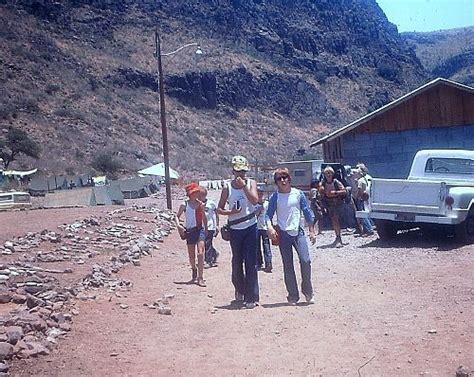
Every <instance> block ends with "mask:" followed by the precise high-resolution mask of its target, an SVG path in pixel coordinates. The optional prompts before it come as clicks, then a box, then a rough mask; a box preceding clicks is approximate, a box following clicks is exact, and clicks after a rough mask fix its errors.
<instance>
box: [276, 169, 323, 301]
mask: <svg viewBox="0 0 474 377" xmlns="http://www.w3.org/2000/svg"><path fill="white" fill-rule="evenodd" d="M273 179H274V180H275V184H276V185H277V188H278V190H277V191H276V192H274V193H273V194H272V195H271V196H270V199H269V201H268V210H267V227H268V236H269V237H270V239H272V240H274V241H275V240H277V239H278V246H279V248H280V254H281V260H282V262H283V274H284V277H285V285H286V290H287V291H288V296H287V300H288V302H289V303H290V305H296V303H297V302H298V301H299V293H298V283H297V281H296V274H295V267H294V264H293V248H294V249H295V250H296V252H297V254H298V259H299V261H300V269H301V280H302V282H301V291H302V293H303V295H304V296H305V298H306V302H307V303H308V304H313V303H314V296H313V285H312V282H311V257H310V255H309V248H308V243H307V241H306V237H305V233H304V230H303V228H302V227H301V225H300V221H301V215H303V216H304V218H305V220H306V224H307V225H308V228H309V238H310V240H311V242H312V243H313V244H314V243H315V241H316V236H315V234H314V214H313V212H312V211H311V209H310V207H309V203H308V201H307V199H306V196H305V195H304V193H303V192H302V191H301V190H298V189H297V188H294V187H291V176H290V172H289V170H288V169H287V168H278V169H276V170H275V173H274V175H273ZM275 213H276V215H277V221H276V224H275V225H273V223H272V219H273V216H274V214H275ZM277 225H278V230H277V229H276V228H277Z"/></svg>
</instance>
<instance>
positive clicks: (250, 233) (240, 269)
mask: <svg viewBox="0 0 474 377" xmlns="http://www.w3.org/2000/svg"><path fill="white" fill-rule="evenodd" d="M230 247H231V249H232V284H234V287H235V290H236V292H238V293H241V294H243V295H244V300H245V302H247V303H251V302H257V301H259V300H260V297H259V292H258V291H259V289H258V274H257V266H256V264H257V224H255V225H252V226H250V227H248V228H246V229H232V228H231V229H230ZM244 269H245V273H244Z"/></svg>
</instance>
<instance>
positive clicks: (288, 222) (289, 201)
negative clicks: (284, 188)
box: [276, 187, 302, 236]
mask: <svg viewBox="0 0 474 377" xmlns="http://www.w3.org/2000/svg"><path fill="white" fill-rule="evenodd" d="M277 195H278V201H277V210H276V212H277V223H278V226H279V227H280V229H282V230H284V231H286V232H287V233H288V234H289V235H290V236H296V235H298V231H299V228H300V221H301V214H302V211H301V209H300V195H301V191H300V190H298V189H296V188H294V187H292V188H291V191H290V192H289V193H281V192H279V193H278V194H277Z"/></svg>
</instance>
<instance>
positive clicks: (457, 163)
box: [425, 157, 474, 175]
mask: <svg viewBox="0 0 474 377" xmlns="http://www.w3.org/2000/svg"><path fill="white" fill-rule="evenodd" d="M425 173H449V174H465V175H474V160H471V159H467V158H438V157H434V158H430V159H428V161H427V162H426V167H425Z"/></svg>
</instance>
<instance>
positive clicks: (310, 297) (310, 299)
mask: <svg viewBox="0 0 474 377" xmlns="http://www.w3.org/2000/svg"><path fill="white" fill-rule="evenodd" d="M304 297H305V298H306V302H307V303H308V304H314V295H305V296H304Z"/></svg>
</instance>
